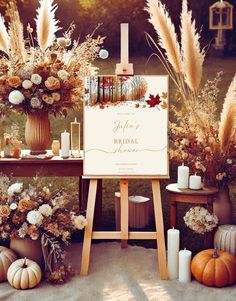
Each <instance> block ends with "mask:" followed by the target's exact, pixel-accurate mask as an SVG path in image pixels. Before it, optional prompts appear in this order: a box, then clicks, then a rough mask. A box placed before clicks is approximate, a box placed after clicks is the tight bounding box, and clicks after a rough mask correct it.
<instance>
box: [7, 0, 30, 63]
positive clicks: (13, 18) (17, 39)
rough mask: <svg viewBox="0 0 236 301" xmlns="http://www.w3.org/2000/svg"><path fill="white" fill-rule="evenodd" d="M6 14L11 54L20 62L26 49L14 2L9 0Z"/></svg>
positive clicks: (23, 60) (22, 60) (23, 58)
mask: <svg viewBox="0 0 236 301" xmlns="http://www.w3.org/2000/svg"><path fill="white" fill-rule="evenodd" d="M7 15H8V16H9V18H10V22H9V30H8V33H9V36H10V48H11V56H12V57H14V59H16V60H19V61H20V62H25V57H26V50H25V41H24V30H23V24H22V23H21V21H20V15H19V12H18V9H17V7H16V4H15V3H14V2H10V4H9V6H8V9H7Z"/></svg>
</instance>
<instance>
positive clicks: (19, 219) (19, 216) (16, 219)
mask: <svg viewBox="0 0 236 301" xmlns="http://www.w3.org/2000/svg"><path fill="white" fill-rule="evenodd" d="M25 220H26V215H25V214H24V213H14V215H13V216H12V222H13V224H15V225H20V224H22V223H23V222H25Z"/></svg>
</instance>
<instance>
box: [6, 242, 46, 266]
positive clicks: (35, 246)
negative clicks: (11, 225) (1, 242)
mask: <svg viewBox="0 0 236 301" xmlns="http://www.w3.org/2000/svg"><path fill="white" fill-rule="evenodd" d="M10 249H12V250H13V251H14V252H15V253H16V255H17V257H18V258H25V257H26V258H28V259H31V260H33V261H35V262H37V263H38V264H39V265H40V266H41V267H42V266H43V264H44V260H43V252H42V246H41V241H40V239H37V240H31V239H25V238H14V239H11V241H10Z"/></svg>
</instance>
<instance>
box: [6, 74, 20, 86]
mask: <svg viewBox="0 0 236 301" xmlns="http://www.w3.org/2000/svg"><path fill="white" fill-rule="evenodd" d="M7 82H8V85H9V86H10V87H12V88H18V87H19V86H20V85H21V83H22V81H21V79H20V78H19V76H10V77H9V78H8V80H7Z"/></svg>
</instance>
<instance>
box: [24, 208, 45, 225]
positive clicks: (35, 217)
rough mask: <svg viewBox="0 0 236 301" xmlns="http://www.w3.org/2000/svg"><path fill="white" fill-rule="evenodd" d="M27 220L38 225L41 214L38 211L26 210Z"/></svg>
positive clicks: (41, 217) (40, 220)
mask: <svg viewBox="0 0 236 301" xmlns="http://www.w3.org/2000/svg"><path fill="white" fill-rule="evenodd" d="M27 221H28V222H29V223H30V224H31V225H38V226H40V225H41V224H42V221H43V216H42V214H41V213H40V212H39V211H37V210H32V211H30V212H28V214H27Z"/></svg>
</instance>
